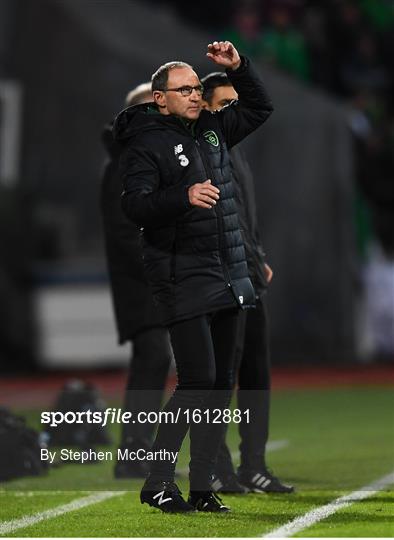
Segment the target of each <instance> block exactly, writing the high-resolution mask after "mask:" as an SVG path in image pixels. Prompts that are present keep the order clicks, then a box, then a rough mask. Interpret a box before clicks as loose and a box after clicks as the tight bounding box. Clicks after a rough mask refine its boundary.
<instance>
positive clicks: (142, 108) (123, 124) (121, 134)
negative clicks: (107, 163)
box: [112, 103, 203, 143]
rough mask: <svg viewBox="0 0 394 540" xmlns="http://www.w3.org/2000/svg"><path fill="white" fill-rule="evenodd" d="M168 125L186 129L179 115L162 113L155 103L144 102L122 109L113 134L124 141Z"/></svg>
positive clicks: (114, 125) (116, 138)
mask: <svg viewBox="0 0 394 540" xmlns="http://www.w3.org/2000/svg"><path fill="white" fill-rule="evenodd" d="M201 112H203V111H201ZM166 127H172V128H175V129H179V130H182V131H183V130H185V129H186V128H185V125H184V124H183V123H182V120H181V119H180V118H178V117H177V116H174V115H172V114H169V115H165V114H160V112H159V109H158V108H157V105H156V104H155V103H143V104H141V105H134V106H131V107H127V109H124V110H123V111H121V112H120V113H119V114H118V115H117V116H116V118H115V120H114V124H113V129H112V134H113V138H114V139H115V140H116V141H119V142H120V143H124V142H126V140H128V139H131V138H132V137H134V136H136V135H137V134H138V135H141V132H143V131H150V130H154V129H163V128H166Z"/></svg>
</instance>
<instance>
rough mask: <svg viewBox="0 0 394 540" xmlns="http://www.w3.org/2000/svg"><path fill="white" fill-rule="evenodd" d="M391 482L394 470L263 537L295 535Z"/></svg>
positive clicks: (370, 495) (393, 478)
mask: <svg viewBox="0 0 394 540" xmlns="http://www.w3.org/2000/svg"><path fill="white" fill-rule="evenodd" d="M390 484H394V471H393V472H392V473H390V474H388V475H386V476H383V477H382V478H379V480H376V481H375V482H373V483H372V484H369V485H368V486H364V487H363V488H361V489H359V490H357V491H353V493H349V494H348V495H344V496H343V497H339V498H338V499H335V500H334V501H332V502H331V503H329V504H325V505H324V506H320V507H319V508H315V509H314V510H311V511H310V512H307V513H306V514H304V515H303V516H300V517H298V518H295V519H294V520H293V521H290V522H289V523H286V524H285V525H283V526H282V527H279V528H278V529H275V530H273V531H271V532H270V533H268V534H265V535H263V536H262V538H288V537H290V536H293V535H294V534H296V533H298V532H300V531H302V530H303V529H306V528H308V527H311V526H312V525H314V524H315V523H317V522H318V521H321V520H322V519H326V518H327V517H329V516H331V515H332V514H335V512H337V511H338V510H340V509H342V508H346V507H347V506H350V505H351V504H352V503H354V502H356V501H362V500H364V499H367V498H368V497H372V496H373V495H375V494H376V493H377V492H378V491H381V490H382V489H384V488H385V487H387V486H389V485H390Z"/></svg>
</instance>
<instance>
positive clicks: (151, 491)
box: [140, 482, 195, 514]
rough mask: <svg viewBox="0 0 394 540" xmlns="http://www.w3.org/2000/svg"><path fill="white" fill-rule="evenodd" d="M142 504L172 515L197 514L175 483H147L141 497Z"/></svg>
mask: <svg viewBox="0 0 394 540" xmlns="http://www.w3.org/2000/svg"><path fill="white" fill-rule="evenodd" d="M140 501H141V504H144V503H147V504H149V506H153V507H154V508H158V509H159V510H161V511H162V512H168V513H172V514H176V513H183V514H184V513H187V512H195V508H194V506H192V505H190V504H188V503H187V502H186V501H185V499H184V498H183V497H182V492H181V491H180V490H179V488H178V486H177V485H176V484H175V483H174V482H156V483H148V482H145V484H144V487H143V488H142V491H141V495H140Z"/></svg>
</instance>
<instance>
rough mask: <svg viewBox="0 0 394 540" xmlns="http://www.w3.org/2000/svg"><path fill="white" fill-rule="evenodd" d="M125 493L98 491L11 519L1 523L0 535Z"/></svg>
mask: <svg viewBox="0 0 394 540" xmlns="http://www.w3.org/2000/svg"><path fill="white" fill-rule="evenodd" d="M125 493H127V491H100V492H98V493H94V494H93V495H88V496H87V497H82V498H79V499H75V500H74V501H71V502H69V503H67V504H63V505H61V506H56V507H55V508H50V509H49V510H45V511H44V512H38V513H37V514H33V515H31V516H24V517H22V518H19V519H12V520H11V521H3V522H2V523H0V534H2V535H5V534H9V533H12V532H14V531H16V530H17V529H22V528H24V527H30V525H35V524H36V523H39V522H40V521H44V520H46V519H51V518H55V517H58V516H61V515H62V514H67V512H73V511H75V510H80V509H81V508H84V507H85V506H89V505H91V504H96V503H99V502H102V501H105V500H107V499H111V498H112V497H117V496H118V495H124V494H125Z"/></svg>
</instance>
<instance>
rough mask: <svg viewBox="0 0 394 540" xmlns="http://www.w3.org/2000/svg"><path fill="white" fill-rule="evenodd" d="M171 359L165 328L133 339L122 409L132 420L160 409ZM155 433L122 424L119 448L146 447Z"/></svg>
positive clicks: (145, 427)
mask: <svg viewBox="0 0 394 540" xmlns="http://www.w3.org/2000/svg"><path fill="white" fill-rule="evenodd" d="M172 356H173V355H172V349H171V343H170V337H169V334H168V330H167V328H161V327H157V328H152V329H150V330H146V331H145V332H142V333H140V334H138V335H137V336H136V337H135V338H134V340H133V355H132V358H131V362H130V370H129V375H128V380H127V387H126V395H125V399H124V405H123V410H125V411H130V412H132V413H133V416H134V417H135V415H136V414H137V413H138V412H140V411H143V412H146V413H149V412H150V411H156V412H157V411H159V410H160V408H161V404H162V400H163V394H164V389H165V385H166V380H167V376H168V370H169V368H170V365H171V361H172ZM155 430H156V425H155V424H152V423H148V422H146V423H138V422H136V423H135V424H133V423H132V422H130V423H124V424H122V434H121V446H128V447H133V448H137V449H138V448H150V446H151V445H152V440H153V435H154V432H155Z"/></svg>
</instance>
